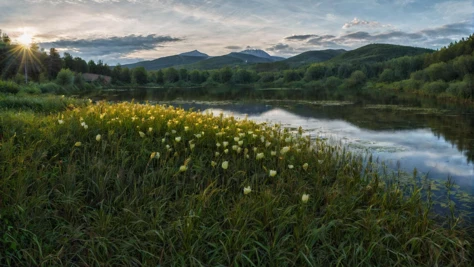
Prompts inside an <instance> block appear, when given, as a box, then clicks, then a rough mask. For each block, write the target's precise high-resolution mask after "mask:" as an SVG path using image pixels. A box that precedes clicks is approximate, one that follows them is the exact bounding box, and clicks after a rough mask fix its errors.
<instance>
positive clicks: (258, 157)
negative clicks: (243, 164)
mask: <svg viewBox="0 0 474 267" xmlns="http://www.w3.org/2000/svg"><path fill="white" fill-rule="evenodd" d="M264 157H265V154H263V152H262V153H258V154H257V156H256V157H255V158H256V159H257V160H259V159H263V158H264Z"/></svg>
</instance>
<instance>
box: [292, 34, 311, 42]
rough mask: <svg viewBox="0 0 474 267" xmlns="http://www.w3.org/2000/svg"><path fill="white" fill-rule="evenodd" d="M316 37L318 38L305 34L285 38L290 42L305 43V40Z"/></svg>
mask: <svg viewBox="0 0 474 267" xmlns="http://www.w3.org/2000/svg"><path fill="white" fill-rule="evenodd" d="M314 36H317V35H315V34H304V35H292V36H288V37H285V40H288V41H304V40H307V39H309V38H311V37H314Z"/></svg>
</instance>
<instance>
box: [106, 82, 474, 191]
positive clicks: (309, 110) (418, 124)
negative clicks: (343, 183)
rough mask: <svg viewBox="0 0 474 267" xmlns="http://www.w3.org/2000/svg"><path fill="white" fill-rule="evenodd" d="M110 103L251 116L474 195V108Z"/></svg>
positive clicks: (144, 97) (376, 103)
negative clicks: (156, 105)
mask: <svg viewBox="0 0 474 267" xmlns="http://www.w3.org/2000/svg"><path fill="white" fill-rule="evenodd" d="M102 99H106V100H109V101H129V100H131V99H135V101H139V102H142V101H150V102H151V103H161V104H171V105H173V106H178V107H182V108H184V109H194V110H201V111H202V112H213V113H214V114H216V115H217V114H219V113H221V112H222V113H224V114H226V115H233V116H235V117H240V118H244V117H246V116H247V117H248V118H249V119H251V120H255V121H258V122H271V123H281V124H282V125H283V126H285V127H290V128H298V127H299V126H301V127H303V129H305V131H306V134H309V135H310V136H311V137H312V138H322V139H326V140H328V141H329V142H336V143H342V144H344V145H345V146H346V147H347V148H349V149H352V150H354V151H358V152H361V153H363V154H367V153H370V154H372V156H373V158H374V159H378V161H379V162H384V163H385V164H386V166H388V168H390V169H391V170H401V171H403V172H405V173H407V174H411V173H412V172H413V169H414V168H416V169H417V171H418V173H419V176H420V177H423V176H425V175H427V176H428V178H430V179H433V180H435V181H438V182H440V183H439V184H440V185H441V186H442V184H444V182H445V181H447V179H448V177H450V178H451V179H452V180H453V181H454V182H455V184H456V188H457V189H459V190H460V191H463V192H467V193H469V195H470V196H473V195H474V110H473V109H472V108H466V107H461V106H459V105H450V104H446V103H442V102H436V101H434V100H433V101H430V100H426V99H425V100H423V99H421V100H420V99H396V98H393V97H392V98H391V99H390V100H387V99H384V100H371V101H366V100H364V101H353V102H344V101H313V102H311V101H299V102H298V101H260V102H231V101H221V102H219V101H217V102H206V101H160V100H159V99H157V98H154V97H153V94H143V92H142V93H140V94H136V93H131V92H130V91H123V92H109V93H108V94H106V95H105V96H103V97H102Z"/></svg>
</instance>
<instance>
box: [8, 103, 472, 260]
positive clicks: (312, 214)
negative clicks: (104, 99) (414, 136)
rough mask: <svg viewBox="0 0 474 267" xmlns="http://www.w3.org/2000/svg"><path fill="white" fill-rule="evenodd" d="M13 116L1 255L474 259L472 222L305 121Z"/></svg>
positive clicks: (118, 112) (132, 114) (97, 113)
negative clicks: (299, 125)
mask: <svg viewBox="0 0 474 267" xmlns="http://www.w3.org/2000/svg"><path fill="white" fill-rule="evenodd" d="M0 126H1V129H2V136H1V143H0V145H1V146H0V177H1V178H0V232H2V233H3V234H2V235H0V265H14V266H15V265H22V266H55V265H67V266H102V265H124V266H141V265H144V266H157V265H160V266H170V265H177V266H217V265H220V266H222V265H224V266H230V265H245V266H286V265H290V266H294V265H296V266H329V265H342V266H369V265H376V266H397V265H398V266H415V265H416V266H419V265H425V266H435V265H438V266H469V265H470V263H471V262H470V261H471V260H472V247H471V245H470V243H469V240H468V239H467V237H468V234H467V231H466V229H463V228H459V227H456V226H454V225H453V227H441V226H440V225H438V224H437V223H435V221H433V220H432V219H431V216H430V214H431V211H430V207H431V201H430V200H423V197H422V194H421V191H422V188H421V187H420V188H418V187H416V186H413V187H411V188H410V190H411V193H410V194H408V195H405V194H403V193H402V192H403V191H404V190H405V188H403V187H401V186H400V185H399V183H397V182H396V177H390V176H381V175H380V174H379V173H378V172H375V171H371V170H370V168H368V166H365V165H364V164H363V163H362V162H363V161H362V159H361V158H360V157H359V156H357V155H353V154H351V153H350V152H348V151H346V150H344V149H342V148H339V147H335V146H329V145H327V144H326V143H324V142H321V141H311V140H309V139H308V138H307V137H305V136H304V134H303V131H302V130H301V129H300V130H299V131H296V132H290V131H289V130H287V129H282V128H281V127H280V126H279V125H270V124H256V123H254V122H252V121H247V120H245V119H243V120H237V119H235V118H233V117H224V116H223V115H220V116H214V115H212V114H207V115H203V114H200V113H198V112H186V111H184V110H181V109H176V108H173V107H166V106H152V105H140V104H135V103H121V104H106V103H99V104H97V105H90V106H85V107H80V108H74V109H71V110H65V111H63V112H61V113H57V114H54V115H45V114H44V113H36V114H35V113H31V112H27V113H18V112H3V113H2V114H1V119H0ZM273 171H276V173H275V172H273ZM249 187H250V193H249V190H248V189H249ZM244 188H247V190H246V191H245V193H244ZM304 194H308V195H309V199H308V201H307V202H305V201H303V200H304V198H303V195H304Z"/></svg>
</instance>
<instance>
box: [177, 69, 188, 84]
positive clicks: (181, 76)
mask: <svg viewBox="0 0 474 267" xmlns="http://www.w3.org/2000/svg"><path fill="white" fill-rule="evenodd" d="M179 79H180V80H181V81H184V82H187V81H188V70H187V69H179Z"/></svg>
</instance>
